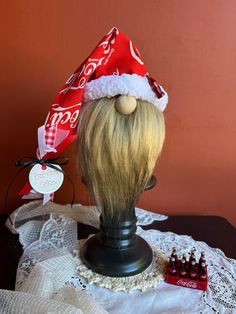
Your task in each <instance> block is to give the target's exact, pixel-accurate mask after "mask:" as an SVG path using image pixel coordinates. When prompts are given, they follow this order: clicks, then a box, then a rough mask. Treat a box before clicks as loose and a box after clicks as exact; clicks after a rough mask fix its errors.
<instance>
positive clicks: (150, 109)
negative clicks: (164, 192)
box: [78, 96, 165, 220]
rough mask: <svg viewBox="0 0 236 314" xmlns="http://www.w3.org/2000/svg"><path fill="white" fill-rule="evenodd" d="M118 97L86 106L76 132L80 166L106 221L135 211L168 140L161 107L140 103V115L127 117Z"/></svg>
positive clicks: (133, 114) (144, 102)
mask: <svg viewBox="0 0 236 314" xmlns="http://www.w3.org/2000/svg"><path fill="white" fill-rule="evenodd" d="M117 97H118V96H117ZM117 97H112V98H102V99H99V100H95V101H92V102H90V103H89V104H87V105H85V106H84V108H83V111H82V114H81V117H80V122H79V128H78V146H79V150H78V159H79V166H80V168H81V172H82V176H83V178H84V180H85V182H86V185H87V188H88V190H89V191H90V193H91V195H92V197H93V198H94V200H95V202H96V204H97V206H98V207H99V209H100V210H101V213H102V215H103V219H104V220H105V219H112V218H115V219H117V220H119V219H122V217H125V216H126V215H127V214H128V213H129V211H130V210H132V209H133V208H134V206H135V204H136V202H137V200H138V198H139V196H140V194H141V193H142V192H143V191H144V188H145V186H146V184H147V182H148V181H149V179H150V177H151V175H152V173H153V169H154V167H155V163H156V161H157V159H158V157H159V155H160V153H161V150H162V146H163V142H164V137H165V126H164V117H163V114H162V112H161V111H160V110H159V109H158V108H157V107H155V106H154V105H153V104H151V103H148V102H146V101H143V100H139V99H137V108H136V110H135V111H134V112H133V113H132V114H130V115H123V114H120V113H119V112H117V110H116V107H115V104H116V101H117Z"/></svg>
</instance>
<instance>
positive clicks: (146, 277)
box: [74, 241, 168, 292]
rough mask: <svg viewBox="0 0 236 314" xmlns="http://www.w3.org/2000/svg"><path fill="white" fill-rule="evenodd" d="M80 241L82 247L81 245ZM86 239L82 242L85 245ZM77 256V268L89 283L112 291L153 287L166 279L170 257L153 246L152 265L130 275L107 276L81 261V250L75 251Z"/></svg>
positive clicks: (141, 289) (142, 289)
mask: <svg viewBox="0 0 236 314" xmlns="http://www.w3.org/2000/svg"><path fill="white" fill-rule="evenodd" d="M81 242H82V241H80V247H81ZM83 243H84V241H83V242H82V245H83ZM74 253H75V255H76V258H77V270H78V272H79V275H81V276H82V277H83V278H85V279H86V280H87V283H89V284H93V283H94V284H96V285H97V286H99V287H103V288H107V289H109V290H111V291H114V292H117V291H125V292H131V291H133V290H140V291H145V290H146V289H148V288H153V287H155V286H156V285H158V284H159V283H160V281H162V280H164V279H165V269H166V264H167V262H168V259H167V258H166V256H165V255H164V254H162V253H161V252H160V251H157V250H156V249H155V248H153V261H152V263H151V265H150V266H149V267H148V268H147V269H145V271H143V272H142V273H140V274H138V275H134V276H129V277H107V276H103V275H100V274H97V273H94V272H93V271H92V270H91V269H88V268H87V267H86V265H85V264H84V263H83V262H82V261H81V259H80V257H79V252H78V251H76V250H75V251H74Z"/></svg>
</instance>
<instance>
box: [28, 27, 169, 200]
mask: <svg viewBox="0 0 236 314" xmlns="http://www.w3.org/2000/svg"><path fill="white" fill-rule="evenodd" d="M115 95H127V96H134V97H135V98H137V99H142V100H146V101H148V102H150V103H153V104H154V105H156V106H157V107H158V108H159V109H160V110H162V111H163V110H164V109H165V107H166V105H167V102H168V96H167V93H166V92H165V91H164V89H163V88H162V87H161V86H160V85H157V83H156V82H155V80H154V79H152V78H151V77H150V76H149V75H148V73H147V71H146V68H145V66H144V63H143V61H142V59H141V57H140V54H139V52H138V50H137V49H136V48H135V46H134V44H133V43H132V41H131V40H130V39H129V38H127V37H126V36H125V35H124V34H122V33H121V32H120V31H119V30H118V29H117V28H116V27H113V28H112V29H111V30H110V31H109V32H108V33H107V34H106V35H105V36H104V37H103V38H102V40H101V41H100V42H99V43H98V45H97V46H96V48H95V49H94V50H93V51H92V53H91V54H90V55H89V56H88V58H87V59H86V60H85V61H84V62H83V63H82V64H81V65H80V66H79V68H78V69H77V70H76V71H75V72H74V73H73V74H72V75H71V76H70V77H69V79H68V80H67V81H66V83H65V85H64V87H63V88H62V90H61V91H60V92H59V94H58V95H57V96H56V98H55V100H54V102H53V104H52V106H51V109H50V111H49V113H48V116H47V119H46V122H45V124H44V125H43V126H42V127H40V128H39V129H38V144H39V149H38V156H39V157H40V158H43V159H47V158H49V157H50V158H51V157H56V156H57V155H58V154H59V153H61V152H62V151H63V150H64V149H65V148H66V147H67V146H68V145H69V144H70V143H71V142H72V141H73V140H74V139H75V138H76V136H77V125H78V119H79V114H80V108H81V106H83V104H84V103H86V102H89V101H90V100H94V99H99V98H102V97H113V96H115ZM24 194H25V193H24Z"/></svg>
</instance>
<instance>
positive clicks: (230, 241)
mask: <svg viewBox="0 0 236 314" xmlns="http://www.w3.org/2000/svg"><path fill="white" fill-rule="evenodd" d="M5 221H6V216H4V215H0V249H1V257H0V289H8V290H14V283H15V277H16V269H17V264H18V261H19V258H20V256H21V255H22V252H23V250H22V247H21V245H20V243H19V241H18V235H13V234H12V233H11V232H10V231H9V230H8V229H7V228H6V227H5V226H4V223H5ZM143 229H145V230H147V229H158V230H160V231H163V232H165V231H171V232H174V233H177V234H182V235H189V236H192V237H193V239H194V240H198V241H204V242H206V243H207V244H208V245H209V246H211V247H215V248H219V249H221V250H222V251H223V252H224V253H225V255H226V256H227V257H231V258H234V259H236V245H235V243H236V229H235V228H234V227H233V226H232V225H231V224H230V223H229V222H228V221H227V220H226V219H224V218H222V217H218V216H169V218H168V219H167V220H164V221H155V222H153V223H152V224H151V225H148V226H143ZM97 231H98V230H97V229H95V228H93V227H90V226H87V225H84V224H81V223H78V235H79V239H82V238H86V237H87V236H88V235H89V234H91V233H96V232H97Z"/></svg>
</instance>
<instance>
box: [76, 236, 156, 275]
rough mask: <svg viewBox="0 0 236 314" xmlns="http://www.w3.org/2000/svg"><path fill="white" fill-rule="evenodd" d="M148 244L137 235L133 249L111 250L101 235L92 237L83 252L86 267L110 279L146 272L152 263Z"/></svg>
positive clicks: (151, 254)
mask: <svg viewBox="0 0 236 314" xmlns="http://www.w3.org/2000/svg"><path fill="white" fill-rule="evenodd" d="M152 258H153V253H152V249H151V248H150V246H149V245H148V243H147V242H146V241H145V240H143V239H142V238H141V237H139V236H137V235H135V236H134V243H133V245H132V246H131V247H126V248H111V247H108V246H106V245H104V243H103V241H102V239H101V233H98V234H96V235H95V236H93V237H91V238H90V239H89V240H87V242H86V243H85V245H84V247H83V250H82V259H83V262H84V263H85V265H86V266H87V267H88V268H90V269H91V270H93V271H94V272H96V273H98V274H102V275H106V276H109V277H125V276H132V275H136V274H138V273H140V272H142V271H144V270H145V269H146V268H147V267H148V266H149V265H150V264H151V262H152Z"/></svg>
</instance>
